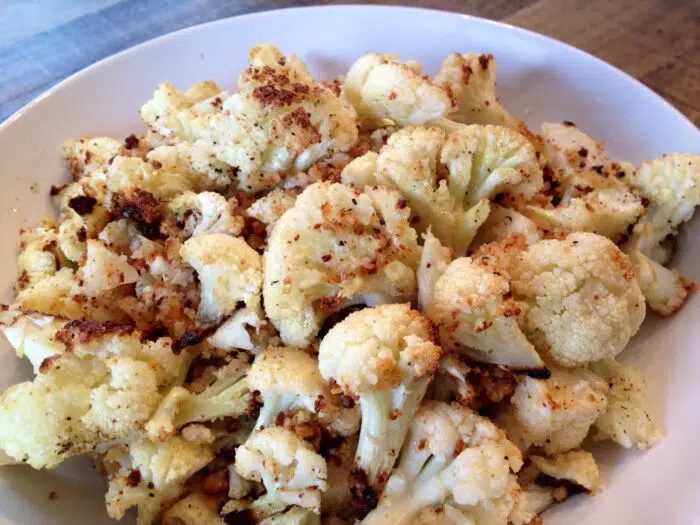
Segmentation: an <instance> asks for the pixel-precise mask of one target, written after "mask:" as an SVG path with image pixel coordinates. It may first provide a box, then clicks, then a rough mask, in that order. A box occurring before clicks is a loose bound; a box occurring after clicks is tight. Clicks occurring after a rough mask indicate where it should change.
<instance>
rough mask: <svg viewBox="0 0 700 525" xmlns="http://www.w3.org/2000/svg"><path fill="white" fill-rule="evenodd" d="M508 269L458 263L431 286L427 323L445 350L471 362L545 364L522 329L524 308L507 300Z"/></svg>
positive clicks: (487, 261)
mask: <svg viewBox="0 0 700 525" xmlns="http://www.w3.org/2000/svg"><path fill="white" fill-rule="evenodd" d="M510 295H511V288H510V285H509V283H508V273H507V270H505V269H503V268H501V265H499V264H497V263H496V262H495V261H494V257H492V256H489V255H483V256H481V257H477V258H476V259H474V260H472V259H471V258H469V257H462V258H460V259H456V260H455V261H453V262H452V263H450V265H449V266H448V267H447V269H446V270H445V272H444V273H443V274H442V275H441V276H440V278H439V279H438V280H437V282H436V284H435V291H434V294H433V302H432V303H431V304H430V305H429V306H428V309H427V313H428V318H429V319H430V320H431V321H433V323H435V325H436V326H437V328H438V330H439V333H440V344H441V345H442V347H443V348H444V349H445V350H446V351H456V352H461V353H464V354H466V355H467V356H469V357H471V358H472V359H476V360H477V361H483V362H487V363H496V364H501V365H507V366H512V367H515V368H522V369H538V368H543V367H544V363H543V361H542V359H541V358H540V356H539V355H538V354H537V352H536V351H535V348H534V347H533V346H532V344H531V343H530V341H528V339H527V337H525V335H524V334H523V332H522V331H521V330H520V327H519V325H518V319H519V317H520V316H521V314H522V309H521V307H520V305H519V304H518V302H517V301H515V300H513V299H512V298H510Z"/></svg>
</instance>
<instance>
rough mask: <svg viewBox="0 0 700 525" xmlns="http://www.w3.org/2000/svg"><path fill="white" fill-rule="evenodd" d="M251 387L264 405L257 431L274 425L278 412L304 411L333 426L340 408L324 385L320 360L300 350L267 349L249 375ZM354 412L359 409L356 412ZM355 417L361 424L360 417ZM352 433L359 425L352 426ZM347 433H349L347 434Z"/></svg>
mask: <svg viewBox="0 0 700 525" xmlns="http://www.w3.org/2000/svg"><path fill="white" fill-rule="evenodd" d="M247 380H248V386H249V388H250V389H251V390H253V391H258V392H260V396H261V398H262V402H263V406H262V407H261V409H260V416H259V417H258V420H257V422H256V424H255V430H259V429H260V428H263V427H268V426H270V425H274V422H275V418H276V417H277V415H278V414H279V413H285V412H287V411H290V410H295V409H304V410H307V411H308V412H311V413H318V416H319V418H321V420H322V421H324V422H326V423H329V424H330V425H331V426H333V423H334V420H336V419H337V418H338V416H339V413H340V411H341V410H343V411H350V410H352V409H341V408H340V406H339V405H340V404H339V403H335V404H334V403H333V400H332V397H333V396H332V394H331V392H330V390H329V389H328V387H327V386H326V384H325V383H324V382H323V378H322V377H321V373H320V372H319V369H318V361H316V359H315V358H314V357H312V356H311V355H309V354H308V353H306V352H305V351H304V350H299V349H297V348H268V349H266V350H264V351H263V352H262V353H261V354H260V355H258V356H257V357H256V358H255V361H254V362H253V365H252V366H251V368H250V371H249V372H248V378H247ZM355 412H357V410H356V409H355ZM356 416H357V417H355V418H352V415H349V416H348V415H346V417H345V418H343V419H344V420H347V419H348V417H350V418H351V419H355V420H356V422H357V423H358V424H359V414H356ZM352 427H353V428H351V429H350V431H351V433H352V432H355V431H356V430H357V427H358V425H352ZM344 433H348V432H347V431H346V432H344Z"/></svg>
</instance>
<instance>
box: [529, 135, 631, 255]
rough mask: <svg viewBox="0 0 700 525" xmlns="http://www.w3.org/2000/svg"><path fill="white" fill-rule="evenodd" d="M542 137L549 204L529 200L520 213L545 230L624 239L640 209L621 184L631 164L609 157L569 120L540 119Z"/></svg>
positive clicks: (629, 170)
mask: <svg viewBox="0 0 700 525" xmlns="http://www.w3.org/2000/svg"><path fill="white" fill-rule="evenodd" d="M542 137H543V140H544V148H543V152H544V157H545V159H546V161H547V167H548V174H549V176H550V179H551V180H550V181H549V190H548V192H547V194H546V195H547V196H549V197H551V203H552V206H549V204H547V205H546V206H545V207H541V206H539V205H531V206H527V207H526V208H525V209H524V210H523V212H524V213H526V214H527V215H529V216H530V218H531V219H533V220H534V221H535V222H537V223H538V224H539V225H540V226H541V227H542V228H545V229H547V230H559V231H562V232H574V231H587V232H593V233H597V234H599V235H604V236H606V237H608V238H610V239H612V240H613V241H615V242H619V241H620V240H621V239H623V238H625V237H626V236H627V234H628V232H629V228H631V226H632V225H633V224H634V223H635V222H636V221H637V219H638V218H639V217H640V216H641V215H642V213H643V212H644V204H643V202H642V199H641V198H640V197H639V196H638V195H636V194H635V193H633V192H632V191H631V190H630V188H629V187H628V186H627V185H626V184H625V183H624V180H625V177H627V176H628V175H630V174H631V173H632V172H633V171H634V167H633V166H632V165H631V164H629V163H625V162H619V163H618V162H611V161H609V160H608V158H607V156H606V155H605V151H604V148H603V144H600V143H596V141H595V140H593V139H592V138H591V137H589V136H588V135H586V134H585V133H583V132H582V131H580V130H579V129H578V128H576V127H575V126H573V125H572V124H552V123H545V124H543V126H542ZM540 204H542V203H540Z"/></svg>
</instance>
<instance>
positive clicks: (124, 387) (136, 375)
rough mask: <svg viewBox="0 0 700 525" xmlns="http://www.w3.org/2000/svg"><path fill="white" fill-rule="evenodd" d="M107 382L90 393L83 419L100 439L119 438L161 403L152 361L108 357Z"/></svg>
mask: <svg viewBox="0 0 700 525" xmlns="http://www.w3.org/2000/svg"><path fill="white" fill-rule="evenodd" d="M105 365H106V366H107V368H108V370H109V374H110V375H109V381H108V382H105V383H103V384H101V385H100V386H98V387H96V388H94V389H93V390H92V391H91V392H90V410H89V411H88V412H87V413H86V414H85V415H84V416H83V418H82V422H83V424H84V425H85V426H86V427H87V428H88V430H90V431H92V432H94V433H95V434H96V435H98V436H100V438H101V440H109V439H118V438H121V437H123V436H126V435H128V434H129V432H132V431H135V430H136V431H137V430H140V429H141V428H143V426H144V424H145V423H146V422H147V421H148V419H149V418H150V417H151V414H152V413H153V412H154V411H155V409H156V407H157V406H158V403H159V402H160V398H161V396H160V393H159V392H158V380H157V376H156V372H155V370H154V368H153V367H152V365H151V363H149V362H146V361H136V360H135V359H132V358H129V357H126V358H119V359H108V360H107V361H106V362H105Z"/></svg>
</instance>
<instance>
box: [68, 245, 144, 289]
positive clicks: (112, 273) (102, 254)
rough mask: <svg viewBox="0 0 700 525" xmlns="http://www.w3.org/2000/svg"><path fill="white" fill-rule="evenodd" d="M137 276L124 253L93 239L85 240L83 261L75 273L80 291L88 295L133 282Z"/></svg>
mask: <svg viewBox="0 0 700 525" xmlns="http://www.w3.org/2000/svg"><path fill="white" fill-rule="evenodd" d="M138 276H139V275H138V272H137V271H136V269H135V268H134V267H133V266H131V265H130V264H129V263H128V261H127V258H126V256H125V255H119V254H117V253H114V252H113V251H111V250H110V249H108V248H107V247H105V245H104V244H102V243H101V242H100V241H97V240H94V239H89V240H88V241H87V256H86V259H85V262H84V264H83V265H82V266H81V267H80V268H79V269H78V272H77V273H76V278H77V279H78V282H79V286H80V292H81V293H83V294H85V295H87V296H90V297H95V296H97V295H99V294H101V293H102V292H105V291H108V290H112V289H114V288H117V287H119V286H123V285H125V284H132V283H135V282H136V280H137V279H138Z"/></svg>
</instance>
